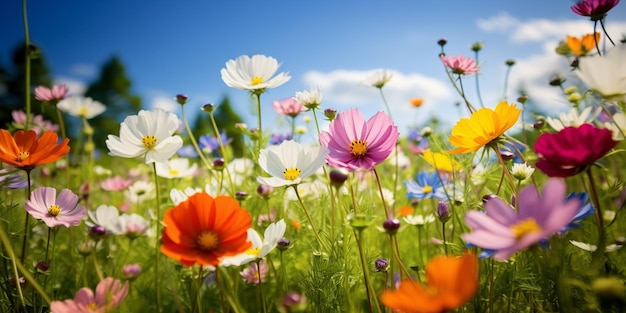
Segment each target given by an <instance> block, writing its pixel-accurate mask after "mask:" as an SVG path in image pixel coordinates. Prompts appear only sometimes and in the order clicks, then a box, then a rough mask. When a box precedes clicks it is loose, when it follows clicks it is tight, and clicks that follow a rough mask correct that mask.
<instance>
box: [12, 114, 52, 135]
mask: <svg viewBox="0 0 626 313" xmlns="http://www.w3.org/2000/svg"><path fill="white" fill-rule="evenodd" d="M30 116H31V119H30V129H32V130H34V131H35V132H36V133H37V135H41V134H42V133H43V132H45V131H46V130H51V131H55V132H56V131H57V130H59V125H56V124H54V123H52V122H50V121H48V120H44V119H43V116H42V115H39V114H36V115H35V114H32V113H31V114H30ZM11 117H13V123H12V124H13V126H14V127H15V128H17V129H26V113H25V112H24V111H22V110H15V111H12V112H11Z"/></svg>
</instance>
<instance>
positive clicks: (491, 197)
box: [482, 194, 498, 204]
mask: <svg viewBox="0 0 626 313" xmlns="http://www.w3.org/2000/svg"><path fill="white" fill-rule="evenodd" d="M497 197H498V196H496V195H494V194H486V195H484V196H483V198H482V201H483V204H486V203H487V202H489V200H493V199H495V198H497Z"/></svg>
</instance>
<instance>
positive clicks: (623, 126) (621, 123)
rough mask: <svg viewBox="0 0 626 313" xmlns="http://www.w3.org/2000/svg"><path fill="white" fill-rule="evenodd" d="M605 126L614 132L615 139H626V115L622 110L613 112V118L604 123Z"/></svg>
mask: <svg viewBox="0 0 626 313" xmlns="http://www.w3.org/2000/svg"><path fill="white" fill-rule="evenodd" d="M604 127H606V129H609V130H611V132H613V140H615V141H620V140H624V134H626V115H624V113H622V112H618V113H615V114H613V120H612V121H608V122H606V123H604Z"/></svg>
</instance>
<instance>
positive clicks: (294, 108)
mask: <svg viewBox="0 0 626 313" xmlns="http://www.w3.org/2000/svg"><path fill="white" fill-rule="evenodd" d="M272 107H273V108H274V111H276V113H278V114H282V115H289V116H291V117H296V116H298V114H300V113H301V112H304V111H306V108H305V107H304V105H302V103H300V101H298V100H296V98H286V99H281V100H275V101H273V102H272Z"/></svg>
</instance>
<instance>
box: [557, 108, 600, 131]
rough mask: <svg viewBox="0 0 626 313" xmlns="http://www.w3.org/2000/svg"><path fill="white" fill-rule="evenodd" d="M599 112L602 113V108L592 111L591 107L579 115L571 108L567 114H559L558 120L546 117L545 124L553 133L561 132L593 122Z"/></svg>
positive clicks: (576, 110)
mask: <svg viewBox="0 0 626 313" xmlns="http://www.w3.org/2000/svg"><path fill="white" fill-rule="evenodd" d="M600 111H602V108H595V109H594V108H592V107H587V108H585V109H584V110H582V111H581V112H580V113H579V112H578V109H576V108H572V109H570V110H569V112H567V113H566V112H561V113H560V114H559V118H558V119H557V118H551V117H546V122H547V123H548V125H550V127H552V129H554V130H555V131H561V130H562V129H563V128H565V127H568V126H572V127H578V126H580V125H582V124H585V123H589V122H591V121H593V120H594V119H595V118H596V117H597V116H598V114H600Z"/></svg>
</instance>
